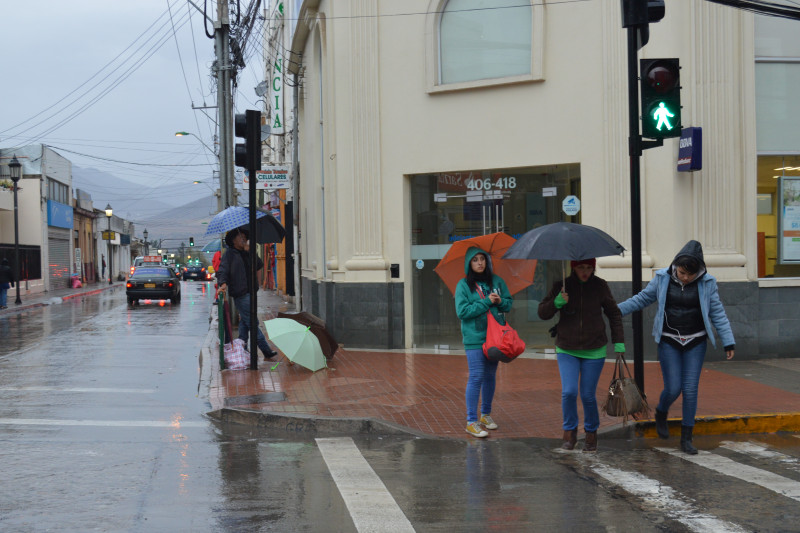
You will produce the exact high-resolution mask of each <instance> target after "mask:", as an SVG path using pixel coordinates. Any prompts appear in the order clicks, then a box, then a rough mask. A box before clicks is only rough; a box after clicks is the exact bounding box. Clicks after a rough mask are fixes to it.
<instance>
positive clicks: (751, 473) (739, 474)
mask: <svg viewBox="0 0 800 533" xmlns="http://www.w3.org/2000/svg"><path fill="white" fill-rule="evenodd" d="M656 449H657V450H658V451H660V452H664V453H668V454H670V455H674V456H675V457H679V458H680V459H683V460H684V461H689V462H690V463H694V464H696V465H700V466H702V467H705V468H708V469H709V470H713V471H714V472H719V473H720V474H723V475H726V476H730V477H735V478H737V479H741V480H742V481H747V482H748V483H753V484H755V485H759V486H761V487H764V488H765V489H768V490H771V491H773V492H776V493H778V494H780V495H782V496H786V497H787V498H791V499H793V500H796V501H800V483H799V482H797V481H794V480H793V479H789V478H785V477H783V476H779V475H778V474H773V473H772V472H768V471H766V470H761V469H760V468H755V467H752V466H748V465H743V464H741V463H737V462H736V461H732V460H731V459H728V458H727V457H723V456H721V455H716V454H713V453H711V452H707V451H704V450H700V452H699V453H698V454H697V455H689V454H686V453H683V452H681V451H678V450H674V449H669V448H656Z"/></svg>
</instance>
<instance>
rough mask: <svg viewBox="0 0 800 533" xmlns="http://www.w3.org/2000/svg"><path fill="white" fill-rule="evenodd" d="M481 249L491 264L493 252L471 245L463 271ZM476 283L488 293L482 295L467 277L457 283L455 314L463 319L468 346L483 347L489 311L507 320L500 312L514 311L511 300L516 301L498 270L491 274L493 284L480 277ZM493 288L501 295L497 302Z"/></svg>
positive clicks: (501, 319)
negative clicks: (497, 272)
mask: <svg viewBox="0 0 800 533" xmlns="http://www.w3.org/2000/svg"><path fill="white" fill-rule="evenodd" d="M479 253H480V254H483V255H485V256H486V260H487V261H488V263H489V266H490V267H491V264H492V258H491V256H490V255H489V254H488V253H486V252H484V251H483V250H481V249H480V248H477V247H472V248H470V249H469V250H467V253H466V255H465V256H464V274H467V273H468V272H469V262H470V261H472V258H473V257H475V255H477V254H479ZM477 285H479V286H480V287H481V291H482V292H483V294H484V296H485V297H481V294H480V292H478V290H477V289H474V290H473V289H470V287H469V284H468V283H467V278H463V279H462V280H461V281H459V282H458V285H456V295H455V296H456V315H457V316H458V318H459V319H461V337H462V340H463V341H464V348H466V349H467V350H477V349H480V348H481V347H482V346H483V343H484V342H486V328H487V327H488V319H487V318H486V313H487V312H491V313H492V315H494V316H495V317H496V318H498V320H499V322H500V323H501V324H505V322H504V317H502V316H500V313H507V312H509V311H511V304H512V303H513V301H514V300H513V299H512V298H511V293H510V292H509V291H508V287H507V286H506V283H505V281H503V279H502V278H501V277H500V276H498V275H497V274H492V280H491V284H490V283H487V282H483V281H478V282H477ZM494 289H496V290H497V291H498V294H499V295H500V303H499V304H498V305H495V304H493V303H492V302H491V300H490V299H489V293H491V292H492V290H494Z"/></svg>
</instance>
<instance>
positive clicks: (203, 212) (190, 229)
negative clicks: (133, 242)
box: [136, 195, 217, 250]
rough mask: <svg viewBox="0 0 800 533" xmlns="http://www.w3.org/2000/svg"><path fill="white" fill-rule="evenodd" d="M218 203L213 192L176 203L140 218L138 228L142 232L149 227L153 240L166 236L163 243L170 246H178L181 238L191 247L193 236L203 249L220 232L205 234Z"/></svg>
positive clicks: (150, 238)
mask: <svg viewBox="0 0 800 533" xmlns="http://www.w3.org/2000/svg"><path fill="white" fill-rule="evenodd" d="M216 203H217V200H216V198H214V197H213V196H210V195H209V196H208V197H206V198H201V199H200V200H195V201H193V202H189V203H188V204H186V205H182V206H180V207H173V208H171V209H168V210H166V211H164V212H162V213H157V214H154V215H153V216H150V217H146V218H143V219H141V220H139V221H138V222H137V231H136V232H137V233H139V234H140V233H141V231H142V229H143V228H145V227H146V228H147V237H148V239H149V240H151V241H152V240H153V239H163V241H164V242H163V243H162V247H164V248H170V249H175V248H178V247H179V246H180V245H181V242H183V243H184V244H185V245H186V246H187V247H188V246H189V237H194V244H195V248H197V249H198V250H199V249H201V248H202V247H203V246H205V244H206V243H208V242H209V241H211V240H213V239H215V238H216V235H209V236H206V235H205V233H206V229H207V228H208V222H209V221H210V220H211V218H212V217H213V216H214V213H215V211H216ZM203 222H205V224H203Z"/></svg>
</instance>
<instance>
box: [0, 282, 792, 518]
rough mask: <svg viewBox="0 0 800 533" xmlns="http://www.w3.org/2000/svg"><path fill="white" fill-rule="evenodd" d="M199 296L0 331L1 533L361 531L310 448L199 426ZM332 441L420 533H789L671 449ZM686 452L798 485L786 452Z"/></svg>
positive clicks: (9, 321)
mask: <svg viewBox="0 0 800 533" xmlns="http://www.w3.org/2000/svg"><path fill="white" fill-rule="evenodd" d="M209 289H210V285H208V284H201V283H191V282H188V283H187V282H184V286H183V299H182V302H181V303H180V304H171V303H169V302H150V303H145V302H142V303H141V304H140V305H137V306H133V307H131V306H128V305H127V303H126V300H125V294H124V291H121V290H114V291H106V292H104V293H102V294H98V295H97V296H96V297H92V298H83V299H80V300H75V301H66V302H64V303H63V304H60V305H50V306H46V307H42V308H37V309H31V310H28V311H25V312H22V313H19V314H17V315H13V316H2V317H0V333H1V334H2V342H0V461H2V464H3V483H0V530H7V531H44V530H55V531H86V530H99V531H143V532H144V531H147V532H149V531H190V530H191V531H326V532H327V531H344V532H349V531H356V530H357V529H356V525H355V522H354V519H353V515H352V514H351V511H352V510H351V509H350V507H349V506H348V502H347V500H346V499H345V497H344V496H343V489H342V488H341V487H340V486H339V484H338V482H337V481H336V480H335V479H334V477H333V476H332V473H331V471H330V467H329V464H328V463H327V460H326V458H325V457H323V455H322V454H321V452H320V446H319V442H318V441H317V440H316V439H314V438H312V437H302V435H298V436H297V437H296V438H294V437H293V438H277V437H276V435H274V434H270V432H269V431H268V430H266V429H263V428H259V427H257V426H243V425H235V424H225V423H220V422H216V421H212V420H210V419H209V418H207V417H205V416H204V413H206V412H207V411H209V410H210V408H211V405H210V404H209V402H208V399H207V398H206V397H205V396H204V395H203V394H202V391H201V394H198V382H199V380H200V379H201V378H200V368H201V366H200V364H199V362H198V357H199V353H200V347H201V345H202V343H203V341H204V338H205V337H206V335H207V333H208V328H209V312H210V308H211V305H212V299H213V290H209ZM281 436H282V437H286V434H285V433H284V434H281ZM341 439H351V440H352V442H354V443H355V447H356V449H357V451H358V453H359V454H360V455H361V456H363V458H364V459H365V460H366V462H367V464H368V465H369V467H370V468H371V469H372V470H373V471H374V473H375V474H376V475H377V477H378V478H379V479H380V481H381V482H382V484H383V485H384V486H385V489H386V491H387V492H388V494H389V495H390V497H391V498H392V499H393V500H394V501H395V502H396V504H397V506H398V507H399V509H401V510H402V513H403V514H404V515H405V517H407V519H408V521H409V522H410V523H411V524H412V525H413V528H414V529H415V530H416V531H443V532H444V531H447V532H448V533H449V532H452V531H486V530H497V531H567V530H587V531H596V530H615V531H637V532H638V531H699V530H704V529H698V527H696V526H697V524H698V523H700V524H708V523H713V524H722V526H721V527H720V528H718V529H725V528H727V529H729V530H735V529H734V528H733V527H729V526H730V525H731V524H733V525H734V526H736V527H739V529H738V530H740V531H746V530H763V531H779V530H781V527H782V526H781V524H792V523H796V522H797V520H800V511H798V506H797V500H796V499H792V493H791V492H789V493H788V494H789V495H788V496H787V495H785V494H778V493H776V492H775V491H774V490H772V489H770V488H769V487H762V486H755V485H753V484H752V483H748V482H746V481H744V480H742V479H740V478H735V477H734V474H727V473H720V472H714V471H711V470H709V468H708V467H704V466H701V465H696V464H692V463H689V462H687V461H686V460H684V459H683V458H681V457H680V456H674V455H671V454H669V453H667V452H665V451H663V449H662V448H664V449H671V450H674V449H676V448H677V446H678V443H677V437H675V438H672V439H671V440H669V441H656V440H641V439H639V440H636V441H625V440H616V441H611V440H603V439H601V440H600V451H599V452H598V453H596V454H585V453H581V452H571V453H562V452H560V451H559V450H558V444H559V443H558V442H557V441H556V440H551V439H494V440H492V439H489V440H476V439H473V440H461V439H437V438H418V437H413V436H394V437H381V436H378V435H365V436H352V437H341ZM730 441H736V442H733V443H731V442H730ZM695 444H696V445H697V446H698V447H699V448H701V450H702V451H703V452H705V453H707V454H708V455H709V456H711V455H713V456H714V457H721V458H722V459H725V460H729V461H735V462H736V464H742V465H745V466H747V467H749V468H752V469H758V470H759V471H762V470H763V471H765V472H768V473H771V474H772V475H779V476H781V478H783V479H786V480H787V481H786V482H784V485H781V486H788V487H789V489H788V490H789V491H791V490H794V486H793V485H791V483H797V484H798V485H800V466H797V465H800V439H798V438H796V437H794V436H793V435H773V436H756V437H754V436H749V435H747V436H740V437H737V438H732V437H731V436H728V437H708V436H705V437H699V438H697V439H696V441H695ZM762 446H763V448H761V447H762ZM749 450H756V451H755V452H753V453H752V456H745V455H744V454H745V453H750V452H749ZM699 457H701V458H702V457H703V456H702V455H701V456H699ZM358 481H359V480H358V479H354V480H350V482H351V483H354V484H355V485H354V486H355V487H356V489H357V488H358V485H357V483H358ZM629 481H631V482H630V483H629ZM787 483H789V485H787ZM643 487H644V488H643ZM798 490H800V489H798ZM637 491H639V492H637ZM356 492H358V490H356ZM359 494H360V498H361V499H362V500H364V499H365V498H369V497H370V494H369V493H367V492H361V493H359ZM380 510H381V509H379V508H376V509H375V512H376V513H377V512H379V511H380ZM697 517H700V518H701V519H702V520H704V521H706V522H696V521H694V522H693V520H696V519H697ZM712 519H713V520H712ZM714 520H716V522H715V521H714ZM388 527H389V526H388V525H387V528H388ZM715 527H716V526H715ZM705 530H708V529H707V528H706V529H705Z"/></svg>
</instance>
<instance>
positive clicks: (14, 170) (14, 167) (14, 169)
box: [8, 154, 22, 304]
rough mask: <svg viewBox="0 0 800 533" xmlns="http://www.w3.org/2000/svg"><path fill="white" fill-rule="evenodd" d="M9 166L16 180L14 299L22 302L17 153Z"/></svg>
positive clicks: (19, 176) (19, 165)
mask: <svg viewBox="0 0 800 533" xmlns="http://www.w3.org/2000/svg"><path fill="white" fill-rule="evenodd" d="M8 168H9V170H10V171H11V181H13V182H14V279H15V280H16V285H17V299H16V300H14V303H15V304H21V303H22V300H20V298H19V218H18V215H17V211H19V208H18V207H17V189H18V188H19V187H18V185H19V180H20V178H22V163H20V162H19V161H18V160H17V154H14V158H13V159H12V160H11V163H9V164H8Z"/></svg>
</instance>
